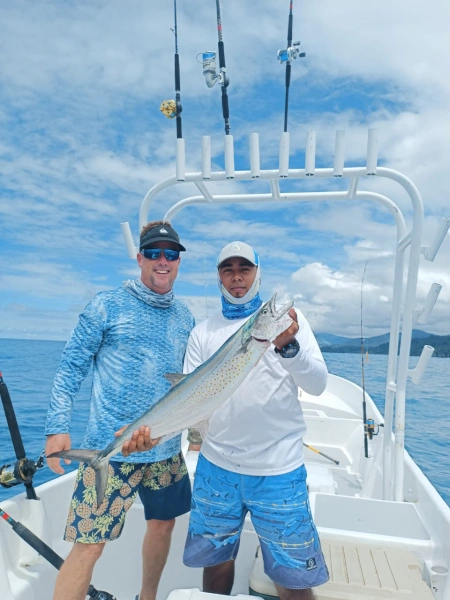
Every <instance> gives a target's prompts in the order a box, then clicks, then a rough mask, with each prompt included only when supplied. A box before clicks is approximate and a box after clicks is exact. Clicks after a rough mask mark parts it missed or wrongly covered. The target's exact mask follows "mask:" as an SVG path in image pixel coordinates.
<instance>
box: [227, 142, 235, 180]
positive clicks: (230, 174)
mask: <svg viewBox="0 0 450 600" xmlns="http://www.w3.org/2000/svg"><path fill="white" fill-rule="evenodd" d="M225 174H226V176H227V179H234V145H233V136H232V135H226V136H225Z"/></svg>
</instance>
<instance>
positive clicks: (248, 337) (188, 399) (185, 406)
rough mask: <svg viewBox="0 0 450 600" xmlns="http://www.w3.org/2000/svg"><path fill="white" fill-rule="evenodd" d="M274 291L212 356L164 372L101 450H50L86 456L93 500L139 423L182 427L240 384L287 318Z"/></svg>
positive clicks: (205, 415)
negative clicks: (157, 392) (138, 410)
mask: <svg viewBox="0 0 450 600" xmlns="http://www.w3.org/2000/svg"><path fill="white" fill-rule="evenodd" d="M275 297H276V294H274V295H273V296H272V298H271V299H270V300H269V302H266V303H265V304H263V305H262V306H261V308H260V309H259V310H258V311H257V312H256V313H255V314H254V315H252V316H251V317H250V319H248V320H247V321H246V322H245V323H244V324H243V325H242V327H240V328H239V329H238V330H237V331H236V332H235V333H234V334H233V335H232V336H231V337H230V338H229V339H228V340H227V341H226V342H225V343H224V344H223V345H222V346H221V347H220V348H219V349H218V350H217V352H215V353H214V354H213V355H212V356H211V358H209V359H208V360H207V361H206V362H204V363H203V364H202V365H200V366H199V367H198V368H197V369H195V371H193V372H192V373H190V374H189V375H178V374H169V375H167V376H166V377H167V379H168V380H169V381H170V382H172V384H173V385H172V388H171V389H170V390H169V391H168V392H167V394H166V395H165V396H163V397H162V398H161V399H160V400H159V401H158V402H157V403H156V404H155V405H153V406H152V407H151V408H149V410H147V411H146V412H145V413H144V414H143V415H142V416H140V417H139V418H137V419H136V420H135V421H133V422H132V423H130V424H129V425H128V426H127V427H126V429H125V430H124V431H123V432H122V434H121V435H120V436H118V437H117V438H115V439H114V440H113V441H112V442H111V443H110V444H108V446H107V447H106V448H105V449H104V450H88V449H81V448H80V449H76V448H74V449H72V450H63V451H61V452H55V453H53V454H50V455H49V456H48V458H54V457H57V458H64V459H70V460H74V461H77V462H85V463H87V464H88V465H90V466H91V467H92V468H93V469H94V471H95V490H96V493H97V506H100V505H101V503H102V502H103V499H104V496H105V491H106V484H107V480H108V464H109V459H110V458H111V456H114V455H115V454H117V453H118V452H119V451H120V449H121V447H122V445H123V444H124V442H126V441H127V440H129V439H130V438H131V435H132V433H133V432H134V431H135V430H136V429H139V427H141V426H142V425H144V426H146V427H150V429H151V435H152V438H158V437H161V436H165V435H167V434H170V433H174V432H178V431H182V430H183V429H186V428H187V427H192V426H196V425H198V424H201V423H202V422H205V421H207V420H208V419H209V417H210V416H211V415H212V414H213V412H214V411H215V410H216V409H217V408H218V407H219V406H220V405H221V404H222V403H223V402H225V400H227V399H228V398H229V397H230V396H231V394H233V393H234V392H235V391H236V389H237V388H238V387H239V386H240V385H241V383H242V382H243V381H244V379H245V378H246V377H247V375H248V373H249V372H250V370H251V369H252V368H253V367H254V366H255V365H256V364H257V363H258V361H259V359H260V358H261V356H262V355H263V354H264V352H265V351H266V350H267V348H268V347H269V346H270V343H271V342H272V341H273V340H274V339H275V338H276V337H278V335H279V334H280V333H282V332H283V331H285V330H286V329H287V328H288V327H289V325H290V324H291V322H292V319H291V318H290V316H289V315H288V312H289V310H290V308H291V307H292V306H293V302H289V303H288V304H285V305H284V306H282V307H281V308H280V309H279V310H278V311H277V310H276V307H275Z"/></svg>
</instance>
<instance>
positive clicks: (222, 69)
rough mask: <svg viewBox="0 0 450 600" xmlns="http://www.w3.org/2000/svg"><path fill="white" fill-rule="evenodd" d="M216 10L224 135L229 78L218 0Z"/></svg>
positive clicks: (228, 129) (228, 114)
mask: <svg viewBox="0 0 450 600" xmlns="http://www.w3.org/2000/svg"><path fill="white" fill-rule="evenodd" d="M216 11H217V35H218V38H219V42H218V49H219V69H220V85H221V87H222V114H223V120H224V121H225V135H229V134H230V123H229V119H230V109H229V106H228V92H227V88H228V86H229V84H230V80H229V79H228V76H227V68H226V65H225V45H224V43H223V35H222V17H221V14H220V0H216Z"/></svg>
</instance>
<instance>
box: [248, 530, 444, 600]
mask: <svg viewBox="0 0 450 600" xmlns="http://www.w3.org/2000/svg"><path fill="white" fill-rule="evenodd" d="M322 549H323V552H324V556H325V561H326V563H327V566H328V570H329V573H330V580H329V581H328V583H326V584H325V585H322V586H319V587H317V588H315V590H314V598H315V600H375V599H377V600H378V599H380V598H389V599H390V600H433V598H434V596H433V594H432V592H431V590H430V588H429V587H428V585H427V584H426V583H425V581H424V580H423V579H422V573H423V564H421V563H420V561H419V560H418V559H417V557H416V556H415V555H414V554H413V553H412V552H409V551H407V550H399V549H392V548H382V547H379V546H376V545H369V544H351V543H346V542H340V541H337V540H331V541H330V540H327V539H322ZM249 580H250V588H251V592H252V594H256V595H257V594H263V595H264V596H274V597H278V593H277V591H276V588H275V586H274V584H273V582H272V581H271V580H270V579H269V578H268V577H267V575H266V574H265V573H264V567H263V562H262V555H261V552H260V551H259V550H258V554H257V556H256V559H255V563H254V565H253V568H252V570H251V572H250V577H249Z"/></svg>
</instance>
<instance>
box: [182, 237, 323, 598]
mask: <svg viewBox="0 0 450 600" xmlns="http://www.w3.org/2000/svg"><path fill="white" fill-rule="evenodd" d="M217 269H218V284H219V288H220V290H221V293H222V313H221V314H217V315H214V316H212V317H210V318H209V319H207V320H206V321H203V322H202V323H200V324H199V325H197V326H196V327H195V328H194V329H193V330H192V332H191V334H190V337H189V341H188V346H187V349H186V355H185V360H184V371H185V372H186V373H191V372H192V371H193V370H194V369H196V368H197V367H198V366H199V365H201V364H202V363H203V362H205V361H206V360H207V359H208V358H209V357H210V356H212V355H213V354H214V352H215V351H216V350H218V348H220V346H221V345H222V344H223V343H224V342H225V341H226V340H227V339H228V338H229V337H230V336H231V335H232V334H233V333H234V332H235V331H236V330H237V329H238V328H239V327H240V326H241V325H242V323H243V322H244V321H245V319H247V318H248V317H249V316H250V315H251V314H253V313H254V312H255V311H256V310H258V308H259V307H260V306H261V304H262V301H261V298H260V296H259V293H258V289H259V284H260V264H259V258H258V255H257V253H256V252H255V251H254V250H253V248H251V246H249V245H248V244H245V243H244V242H232V243H230V244H227V245H226V246H225V247H224V248H223V249H222V251H221V252H220V254H219V257H218V260H217ZM289 314H290V316H291V318H292V323H291V325H290V326H289V328H288V329H286V331H284V332H283V333H282V334H280V335H279V336H278V337H277V338H276V339H275V340H274V342H273V346H272V347H271V348H269V349H268V350H267V351H266V352H265V354H264V355H263V357H262V358H261V360H260V362H259V363H258V364H257V365H256V367H255V368H254V369H253V370H252V371H251V373H250V374H249V375H248V377H247V378H246V379H245V380H244V382H243V383H242V384H241V386H240V387H239V388H238V390H237V391H236V392H235V393H234V394H233V395H232V396H231V397H230V398H229V399H228V400H227V401H226V402H225V403H224V404H223V405H222V406H221V407H220V408H219V409H218V410H217V411H216V412H215V413H214V415H213V416H212V418H211V420H210V424H209V429H208V433H207V435H206V437H205V439H204V440H203V443H202V446H201V453H200V456H199V460H198V465H197V470H196V475H195V482H194V490H193V495H192V505H191V517H190V523H189V532H188V537H187V541H186V547H185V551H184V558H183V560H184V563H185V564H186V565H187V566H190V567H203V568H204V572H203V591H205V592H211V593H219V594H230V592H231V589H232V587H233V581H234V559H235V558H236V555H237V553H238V550H239V539H240V534H241V531H242V527H243V525H244V518H245V515H246V513H247V512H250V515H251V518H252V522H253V525H254V527H255V530H256V532H257V534H258V536H259V540H260V544H261V550H262V554H263V559H264V570H265V572H266V573H267V575H268V576H269V577H270V578H271V579H272V580H273V581H274V583H275V585H276V588H277V590H278V593H279V596H280V599H281V600H309V599H310V598H311V599H312V598H313V596H312V592H311V589H310V588H312V587H315V586H317V585H321V584H323V583H325V582H326V581H327V580H328V577H329V576H328V570H327V567H326V565H325V560H324V557H323V554H322V550H321V547H320V541H319V538H318V535H317V530H316V527H315V525H314V522H313V520H312V516H311V511H310V508H309V502H308V492H307V488H306V470H305V466H304V458H303V436H304V434H305V431H306V426H305V422H304V419H303V414H302V409H301V405H300V402H299V401H298V387H300V388H301V389H303V390H305V391H306V392H308V393H310V394H314V395H319V394H321V393H322V392H323V390H324V389H325V386H326V382H327V376H328V373H327V368H326V365H325V362H324V360H323V357H322V354H321V352H320V349H319V346H318V344H317V342H316V339H315V337H314V335H313V333H312V331H311V328H310V326H309V324H308V322H307V320H306V319H305V317H304V316H303V315H302V313H301V312H300V311H298V310H295V309H291V311H290V313H289ZM192 441H194V440H192Z"/></svg>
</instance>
